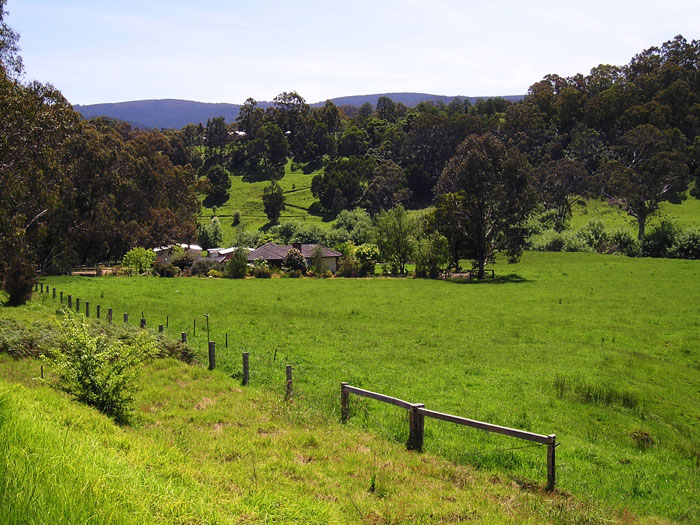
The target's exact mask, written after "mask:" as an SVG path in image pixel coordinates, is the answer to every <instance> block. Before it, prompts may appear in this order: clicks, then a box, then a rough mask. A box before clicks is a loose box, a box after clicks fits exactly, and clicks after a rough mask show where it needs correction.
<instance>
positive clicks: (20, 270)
mask: <svg viewBox="0 0 700 525" xmlns="http://www.w3.org/2000/svg"><path fill="white" fill-rule="evenodd" d="M35 282H36V270H35V269H34V266H33V265H32V264H31V263H30V262H29V261H28V260H27V259H26V258H25V257H22V256H19V255H15V256H14V257H13V258H12V260H11V261H10V264H9V265H8V268H7V271H6V272H5V276H4V278H3V280H2V288H3V290H5V291H6V292H7V293H8V294H10V297H9V298H8V300H7V304H8V305H9V306H19V305H22V304H25V303H26V302H27V301H29V300H30V299H31V298H32V287H33V286H34V283H35Z"/></svg>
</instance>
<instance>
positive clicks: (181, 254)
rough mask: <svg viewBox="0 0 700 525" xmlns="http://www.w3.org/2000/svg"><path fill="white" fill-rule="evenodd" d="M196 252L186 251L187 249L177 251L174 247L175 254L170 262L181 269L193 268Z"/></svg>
mask: <svg viewBox="0 0 700 525" xmlns="http://www.w3.org/2000/svg"><path fill="white" fill-rule="evenodd" d="M194 260H195V257H194V254H193V253H192V252H186V251H184V250H183V251H176V250H175V249H173V256H172V258H171V259H170V262H171V263H172V265H173V266H175V267H177V268H180V270H182V271H185V270H187V269H188V268H192V265H193V264H194Z"/></svg>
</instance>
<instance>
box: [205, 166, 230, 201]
mask: <svg viewBox="0 0 700 525" xmlns="http://www.w3.org/2000/svg"><path fill="white" fill-rule="evenodd" d="M207 179H208V180H209V183H210V184H211V192H210V193H209V198H210V200H211V202H212V203H213V202H216V203H222V202H224V201H226V199H227V198H228V197H227V194H228V190H229V188H230V187H231V179H230V177H229V174H228V171H226V170H225V169H224V168H223V167H222V166H221V165H220V164H215V165H213V166H212V167H211V168H209V169H208V170H207Z"/></svg>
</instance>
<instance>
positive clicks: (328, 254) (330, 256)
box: [248, 242, 343, 273]
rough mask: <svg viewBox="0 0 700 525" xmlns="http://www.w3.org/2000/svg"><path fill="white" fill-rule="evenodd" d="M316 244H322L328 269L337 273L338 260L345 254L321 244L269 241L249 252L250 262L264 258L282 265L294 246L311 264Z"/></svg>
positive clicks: (272, 264) (267, 261)
mask: <svg viewBox="0 0 700 525" xmlns="http://www.w3.org/2000/svg"><path fill="white" fill-rule="evenodd" d="M316 246H321V250H322V254H323V262H324V263H325V265H326V269H327V270H330V271H331V272H333V273H335V272H336V271H337V270H338V260H339V259H340V258H341V257H342V256H343V254H342V253H340V252H336V251H335V250H331V249H330V248H327V247H325V246H323V245H319V244H300V243H294V244H286V245H280V244H275V243H272V242H268V243H267V244H263V245H262V246H261V247H260V248H257V249H255V250H253V251H252V252H250V253H249V254H248V262H249V263H252V262H253V261H254V260H255V259H259V258H262V259H263V260H264V261H265V262H266V263H267V264H269V265H271V266H282V260H283V259H284V257H285V255H287V253H288V252H289V250H291V249H292V248H296V249H297V250H299V251H300V252H301V255H302V256H303V257H304V258H305V259H306V264H309V263H310V262H311V256H312V254H313V251H314V248H315V247H316Z"/></svg>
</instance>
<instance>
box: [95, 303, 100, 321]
mask: <svg viewBox="0 0 700 525" xmlns="http://www.w3.org/2000/svg"><path fill="white" fill-rule="evenodd" d="M95 317H97V318H98V319H99V318H100V305H99V304H98V305H97V312H95Z"/></svg>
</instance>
